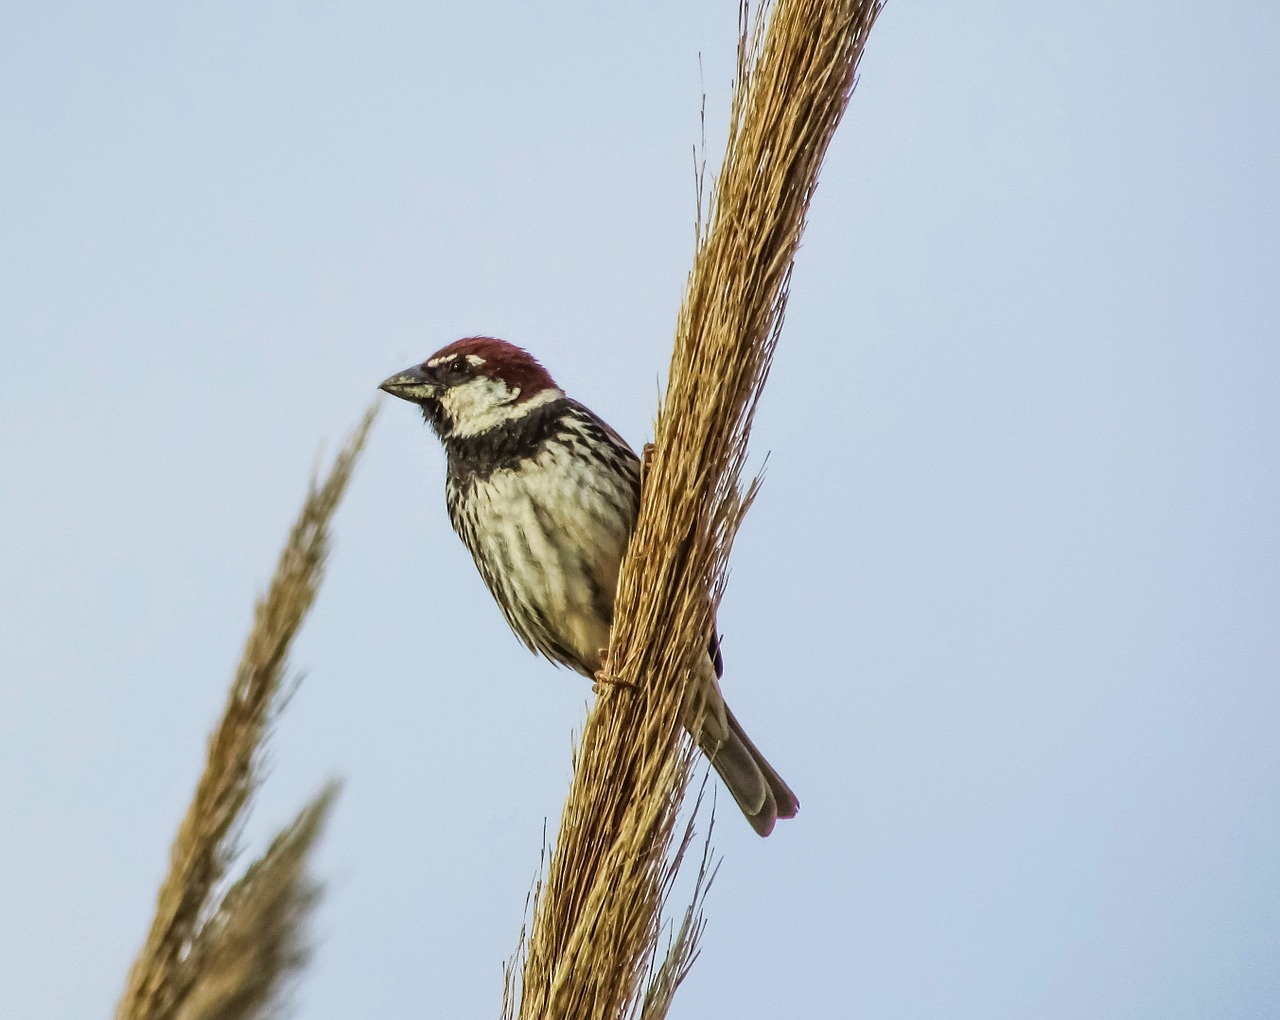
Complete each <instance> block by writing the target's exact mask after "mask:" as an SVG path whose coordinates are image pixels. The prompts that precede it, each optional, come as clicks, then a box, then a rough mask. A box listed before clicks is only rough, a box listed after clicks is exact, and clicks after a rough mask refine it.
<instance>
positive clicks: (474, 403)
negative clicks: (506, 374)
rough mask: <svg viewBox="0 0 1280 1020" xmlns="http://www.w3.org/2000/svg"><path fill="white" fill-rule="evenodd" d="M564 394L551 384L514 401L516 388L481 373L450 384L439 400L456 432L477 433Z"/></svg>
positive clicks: (464, 434)
mask: <svg viewBox="0 0 1280 1020" xmlns="http://www.w3.org/2000/svg"><path fill="white" fill-rule="evenodd" d="M563 396H564V392H563V391H562V390H558V389H556V388H555V387H554V386H553V387H551V388H550V389H545V390H543V391H542V392H541V393H537V394H535V395H534V396H532V397H530V398H529V399H528V400H525V401H523V402H521V403H516V401H518V400H519V399H520V390H519V389H518V388H512V387H510V386H508V385H507V384H506V383H505V382H503V381H502V380H501V379H490V378H489V377H488V376H487V375H480V376H476V377H475V378H474V379H470V380H468V381H467V382H465V383H461V384H459V385H457V386H451V387H449V389H447V390H445V391H444V392H443V393H441V394H440V404H441V406H442V407H443V408H444V410H445V413H446V414H448V416H449V420H450V421H451V422H452V425H453V428H452V432H453V434H454V435H455V436H478V435H480V433H482V432H488V431H489V430H490V429H494V428H497V427H498V426H499V425H504V424H506V423H507V422H509V421H514V420H515V419H516V418H523V417H524V416H525V415H526V414H528V413H529V412H530V411H532V410H534V408H538V407H542V406H543V405H545V404H549V403H551V402H552V401H553V400H559V399H560V398H561V397H563Z"/></svg>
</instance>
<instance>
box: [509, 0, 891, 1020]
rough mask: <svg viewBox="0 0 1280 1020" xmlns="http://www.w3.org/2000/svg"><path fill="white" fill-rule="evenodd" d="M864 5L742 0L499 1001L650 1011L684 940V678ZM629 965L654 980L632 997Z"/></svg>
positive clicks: (660, 998)
mask: <svg viewBox="0 0 1280 1020" xmlns="http://www.w3.org/2000/svg"><path fill="white" fill-rule="evenodd" d="M879 11H880V3H879V2H878V0H829V2H822V0H777V2H776V3H775V4H773V5H772V6H767V7H766V8H765V9H764V10H763V11H762V12H761V13H760V14H758V15H757V17H756V18H755V21H754V25H753V27H751V28H748V21H749V20H750V19H749V18H748V15H747V10H746V6H745V5H744V6H743V7H742V8H741V25H742V33H741V36H740V43H739V54H738V58H739V59H738V79H737V82H736V86H735V89H734V95H733V104H732V109H731V116H730V130H729V142H728V147H727V150H726V153H725V159H724V164H723V167H722V171H721V174H720V176H719V178H718V181H717V184H716V187H715V188H714V192H713V195H712V198H711V211H710V216H709V219H708V221H707V224H706V226H705V229H704V228H703V226H702V222H701V219H700V220H699V246H698V252H697V257H696V260H695V263H694V267H693V271H692V273H691V274H690V277H689V282H688V287H687V291H686V294H685V299H684V303H683V306H682V308H681V310H680V315H679V319H678V323H677V328H676V343H675V351H674V354H673V356H672V361H671V376H670V382H669V384H668V388H667V392H666V395H665V397H664V399H663V401H662V406H661V408H660V410H659V414H658V420H657V425H656V429H655V438H654V444H653V449H652V456H651V458H647V464H646V472H645V476H644V480H643V492H642V497H641V508H640V517H639V521H638V524H637V527H636V531H635V534H634V536H633V538H632V540H631V545H630V548H629V549H628V552H627V556H626V558H625V560H624V562H623V566H622V574H621V578H620V580H619V585H618V597H617V603H616V606H615V617H614V626H613V632H612V637H611V646H610V650H609V657H608V659H607V662H606V665H605V669H604V671H603V674H602V678H601V679H602V683H601V684H600V687H601V694H600V697H599V698H598V699H597V702H596V705H595V707H594V709H593V710H592V712H591V713H590V715H589V717H588V719H587V723H586V726H585V729H584V732H583V736H582V743H581V747H580V749H579V751H578V753H577V755H576V760H575V770H574V777H573V782H572V785H571V787H570V791H569V797H568V800H567V802H566V804H565V807H564V813H563V815H562V817H561V823H560V831H559V835H558V838H557V841H556V845H555V847H554V850H553V851H552V854H551V859H550V864H549V868H548V873H547V875H546V878H545V880H544V882H543V884H542V885H541V887H540V888H539V889H538V891H537V896H536V904H535V907H534V911H533V921H532V925H531V927H530V930H529V932H528V939H527V943H524V944H523V949H524V959H523V967H522V968H521V974H520V981H519V988H518V989H517V988H512V987H509V988H508V994H507V996H506V1003H505V1005H506V1013H507V1015H509V1016H510V1015H518V1016H519V1017H520V1018H522V1020H534V1018H570V1017H572V1018H583V1020H585V1018H600V1020H605V1018H609V1020H616V1018H619V1017H625V1016H635V1015H637V1014H640V1015H643V1016H644V1017H645V1018H646V1020H658V1018H659V1017H661V1016H663V1015H665V1013H666V1009H667V1006H668V1005H669V1004H670V1001H671V996H672V995H673V994H674V990H675V986H676V985H678V983H679V980H680V979H681V978H682V977H683V975H684V973H685V972H687V968H688V965H689V964H690V963H691V962H692V958H693V955H694V954H695V953H696V941H697V934H698V932H699V930H700V924H701V921H700V915H698V914H696V913H695V914H690V915H689V919H688V921H687V923H686V924H685V925H683V926H682V929H681V931H682V932H683V934H681V931H678V932H677V937H676V944H675V945H674V946H673V949H674V951H675V955H674V956H668V959H669V960H672V961H674V962H672V963H671V964H670V965H669V966H666V965H663V964H659V965H658V966H657V968H656V970H652V969H651V968H650V962H651V961H652V960H654V959H655V957H654V947H655V946H656V944H657V942H658V940H659V937H660V931H661V927H660V925H661V921H660V919H661V909H662V904H663V899H664V896H665V894H666V892H667V890H668V889H669V883H670V878H671V876H672V875H673V873H674V871H673V869H674V868H675V867H678V865H679V858H680V851H679V849H677V851H676V852H674V853H673V851H672V841H673V832H674V828H675V821H676V813H677V810H678V808H679V805H680V803H681V800H682V797H683V795H684V791H685V788H686V786H687V784H688V780H689V769H690V761H691V758H690V754H691V752H690V748H689V744H688V741H687V740H686V739H685V738H684V736H683V732H682V728H681V725H680V702H681V691H682V686H683V682H684V678H685V677H686V676H688V675H690V673H691V672H692V668H693V663H694V661H695V660H694V659H693V657H694V656H699V655H705V654H706V652H705V649H706V639H707V634H708V633H709V631H710V628H711V627H712V621H713V615H714V611H715V606H716V604H717V603H718V601H719V597H720V594H721V592H722V590H723V586H724V577H725V569H726V565H727V561H728V556H729V550H730V547H731V545H732V542H733V538H734V534H735V533H736V530H737V528H738V525H739V523H740V521H741V519H742V516H743V514H744V513H745V512H746V510H747V507H748V506H749V504H750V502H751V498H752V496H753V495H754V491H755V486H754V484H751V485H748V486H747V487H746V489H745V491H744V489H743V486H742V482H741V476H742V471H743V464H744V460H745V457H746V454H747V439H748V434H749V432H750V429H751V422H752V417H753V414H754V411H755V407H756V403H757V401H758V400H759V397H760V393H761V390H762V387H763V385H764V382H765V378H766V376H767V375H768V371H769V365H770V361H771V359H772V356H773V351H774V348H775V346H776V343H777V340H778V334H779V330H780V329H781V325H782V319H783V313H784V310H785V308H786V302H787V295H788V288H789V285H790V280H791V271H792V264H793V260H794V257H795V253H796V249H797V247H798V246H799V243H800V237H801V234H802V233H803V229H804V224H805V217H806V213H807V210H808V207H809V202H810V200H811V198H812V197H813V193H814V188H815V187H816V184H817V177H818V170H819V168H820V166H821V163H822V159H823V156H824V155H825V153H826V150H827V145H828V143H829V142H830V140H831V138H832V135H833V134H834V132H835V129H836V127H837V125H838V124H839V122H840V118H841V115H842V114H843V112H844V110H845V107H846V105H847V104H848V101H849V97H850V95H851V94H852V90H853V85H854V79H855V74H856V70H857V65H858V61H859V59H860V58H861V55H862V51H863V47H864V45H865V43H866V40H867V36H868V33H869V32H870V30H871V27H872V25H873V24H874V22H875V19H876V16H877V15H878V13H879ZM681 846H687V839H686V841H684V842H682V844H681ZM664 966H666V970H665V971H664V969H663V968H664ZM646 972H648V973H649V974H650V980H649V981H648V987H649V988H654V987H658V988H659V989H660V993H659V994H652V993H651V994H649V995H648V996H645V993H644V990H645V987H646V981H645V976H646ZM655 981H657V982H658V984H657V985H656V986H655V984H654V982H655ZM517 1000H518V1002H517Z"/></svg>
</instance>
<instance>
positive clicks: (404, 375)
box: [378, 365, 440, 401]
mask: <svg viewBox="0 0 1280 1020" xmlns="http://www.w3.org/2000/svg"><path fill="white" fill-rule="evenodd" d="M378 389H380V390H385V391H386V392H387V393H390V394H391V395H392V396H393V397H399V398H400V399H401V400H413V401H419V400H427V399H429V398H431V397H434V396H435V395H436V393H437V392H439V389H440V387H439V386H438V385H436V383H435V382H434V381H433V380H432V379H431V377H430V376H428V375H427V373H426V372H424V371H423V370H422V369H421V368H420V367H418V366H417V365H415V366H414V367H413V368H407V369H405V370H404V371H403V372H397V373H396V374H395V375H393V376H392V377H391V378H390V379H384V380H382V382H381V383H379V384H378Z"/></svg>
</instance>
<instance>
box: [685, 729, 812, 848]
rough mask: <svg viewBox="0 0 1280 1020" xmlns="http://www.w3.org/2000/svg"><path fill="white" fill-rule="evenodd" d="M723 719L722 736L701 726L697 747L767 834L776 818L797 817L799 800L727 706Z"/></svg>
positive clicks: (748, 815)
mask: <svg viewBox="0 0 1280 1020" xmlns="http://www.w3.org/2000/svg"><path fill="white" fill-rule="evenodd" d="M724 718H725V722H726V723H727V726H726V729H725V733H724V736H723V738H722V739H719V740H716V739H714V738H713V737H712V735H711V734H710V733H709V732H708V731H709V730H710V729H711V728H712V727H709V726H703V728H702V732H701V733H700V735H699V738H698V746H699V747H701V748H702V751H703V753H704V754H706V756H707V757H708V758H709V759H710V761H711V764H712V765H713V766H715V770H716V771H717V772H718V773H719V774H720V778H721V779H722V780H724V785H725V786H726V787H727V788H728V790H729V792H730V793H731V794H733V799H734V800H735V801H737V802H738V807H739V808H741V809H742V813H743V814H744V815H746V818H747V821H748V822H750V823H751V827H752V828H753V829H755V830H756V832H757V833H759V834H760V835H761V836H767V835H769V833H771V832H772V831H773V826H774V823H775V822H776V821H777V820H778V819H779V818H794V817H795V816H796V812H797V811H799V810H800V801H799V799H798V798H797V797H796V795H795V794H794V793H793V792H792V791H791V787H789V786H788V785H787V784H786V783H785V782H784V781H783V778H782V777H781V776H780V775H778V773H777V771H776V770H775V769H774V767H773V766H772V765H770V764H769V762H768V761H767V760H766V759H765V757H764V755H762V754H761V753H760V751H759V749H758V748H757V747H756V745H755V744H753V743H752V742H751V738H750V737H748V736H747V734H746V732H745V731H744V730H743V729H742V724H741V723H739V722H738V720H737V719H736V718H735V717H734V715H733V713H732V712H731V711H729V707H728V706H727V705H726V706H725V709H724Z"/></svg>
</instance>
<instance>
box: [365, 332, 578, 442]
mask: <svg viewBox="0 0 1280 1020" xmlns="http://www.w3.org/2000/svg"><path fill="white" fill-rule="evenodd" d="M378 388H379V389H382V390H385V391H386V392H388V393H390V394H391V395H392V396H393V397H399V398H400V399H401V400H408V401H410V402H412V403H415V404H417V405H418V406H419V407H421V408H422V413H423V416H424V417H425V418H426V419H427V421H428V422H429V423H430V424H431V427H432V428H433V429H435V431H436V434H437V435H439V436H440V438H441V439H453V438H459V439H461V438H466V437H468V436H478V435H481V434H482V433H485V432H489V431H490V430H492V429H495V428H500V427H502V426H503V425H507V424H510V423H511V422H513V421H515V420H516V419H519V418H522V417H524V416H525V415H527V414H528V413H529V412H530V411H532V410H534V409H535V408H538V407H542V406H543V405H544V404H549V403H551V402H552V401H553V400H559V399H560V398H561V397H563V396H564V392H563V391H562V390H561V389H560V388H559V387H558V386H556V384H555V381H554V380H553V379H552V378H551V376H550V375H548V374H547V370H546V369H545V368H543V367H542V366H541V365H539V364H538V362H537V361H536V360H535V359H534V357H533V355H531V354H530V353H529V352H528V351H525V350H522V349H521V348H519V347H516V346H515V345H514V344H509V343H507V342H506V341H505V340H495V339H494V338H493V337H487V336H472V337H467V338H466V339H464V340H455V341H454V342H453V343H451V344H449V346H447V347H443V348H441V349H440V350H438V351H437V352H436V353H435V354H433V355H431V357H429V358H428V359H427V360H426V361H424V362H422V363H421V364H420V365H414V366H413V367H412V368H409V369H406V370H405V371H403V372H397V373H396V374H395V375H393V376H392V377H391V378H390V379H387V380H384V381H383V383H382V384H381V385H380V386H379V387H378Z"/></svg>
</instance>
